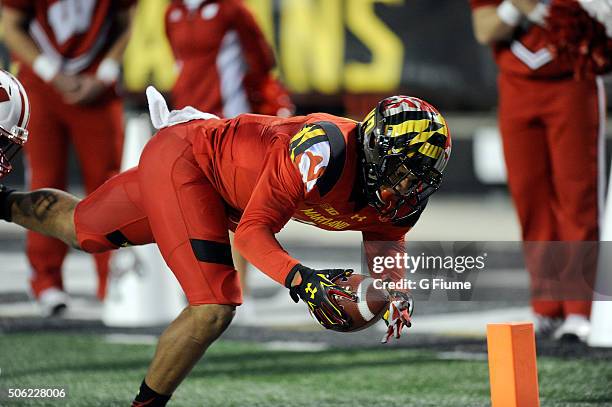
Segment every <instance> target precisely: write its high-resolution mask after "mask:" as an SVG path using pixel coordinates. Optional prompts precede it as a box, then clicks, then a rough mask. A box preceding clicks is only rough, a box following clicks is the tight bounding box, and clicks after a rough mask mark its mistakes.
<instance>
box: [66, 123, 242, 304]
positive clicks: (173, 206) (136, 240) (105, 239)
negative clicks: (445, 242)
mask: <svg viewBox="0 0 612 407" xmlns="http://www.w3.org/2000/svg"><path fill="white" fill-rule="evenodd" d="M186 136H187V127H186V126H183V125H178V126H173V127H170V128H166V129H163V130H161V131H160V132H159V133H158V134H157V135H155V136H154V137H153V139H151V141H150V142H149V143H148V144H147V146H146V147H145V149H144V151H143V153H142V156H141V158H140V162H139V164H138V167H136V168H133V169H131V170H129V171H126V172H124V173H121V174H119V175H117V176H115V177H113V178H111V179H110V180H108V181H107V182H106V183H104V184H103V185H102V186H101V187H100V188H98V189H97V190H96V191H95V192H93V193H92V194H91V195H89V196H88V197H87V198H85V199H84V200H82V201H81V202H80V203H79V204H78V205H77V208H76V211H75V225H76V233H77V238H78V241H79V244H80V246H81V248H82V249H83V250H85V251H87V252H90V253H95V252H101V251H106V250H112V249H117V248H119V247H123V246H129V245H142V244H147V243H153V242H156V243H157V245H158V246H159V249H160V251H161V253H162V255H163V257H164V260H165V261H166V263H167V264H168V266H169V267H170V269H171V270H172V271H173V273H174V275H175V276H176V278H177V279H178V281H179V283H180V284H181V286H182V288H183V291H184V292H185V294H186V295H187V299H188V300H189V303H190V304H191V305H197V304H229V305H239V304H241V303H242V292H241V289H240V284H239V280H238V273H237V272H236V270H235V269H234V266H233V262H232V254H231V248H230V242H229V235H228V228H227V226H228V221H227V215H226V209H225V203H224V201H223V199H222V198H221V196H220V195H219V193H218V192H217V191H216V190H215V188H214V187H213V185H212V184H211V182H210V181H209V180H208V178H207V177H206V176H205V175H204V173H203V172H202V170H201V169H200V167H199V166H198V164H197V163H196V160H195V158H194V156H193V152H192V146H191V144H190V143H189V142H188V141H186V139H185V138H186Z"/></svg>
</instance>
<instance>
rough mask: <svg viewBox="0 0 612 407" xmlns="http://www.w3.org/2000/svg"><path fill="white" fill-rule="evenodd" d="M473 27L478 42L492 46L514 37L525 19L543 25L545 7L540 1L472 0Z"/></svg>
mask: <svg viewBox="0 0 612 407" xmlns="http://www.w3.org/2000/svg"><path fill="white" fill-rule="evenodd" d="M472 7H473V10H472V25H473V28H474V36H475V37H476V40H477V41H478V42H479V43H481V44H483V45H492V44H494V43H496V42H499V41H506V40H509V39H510V38H511V37H512V34H513V33H514V30H515V29H516V27H517V26H518V25H519V23H520V21H521V20H522V18H523V17H528V18H529V19H531V20H534V21H535V20H537V21H538V22H539V23H543V20H544V17H545V13H546V10H545V7H544V6H543V5H541V4H540V3H539V2H538V0H504V1H502V2H501V4H499V5H498V4H497V2H496V1H491V0H472Z"/></svg>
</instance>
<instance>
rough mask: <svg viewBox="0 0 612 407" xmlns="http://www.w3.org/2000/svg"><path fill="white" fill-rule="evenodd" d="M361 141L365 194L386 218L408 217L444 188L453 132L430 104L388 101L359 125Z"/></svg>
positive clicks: (412, 99)
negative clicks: (442, 185) (442, 183)
mask: <svg viewBox="0 0 612 407" xmlns="http://www.w3.org/2000/svg"><path fill="white" fill-rule="evenodd" d="M359 142H360V145H361V149H360V150H361V152H360V153H361V157H360V161H361V164H362V165H361V167H362V175H363V180H364V189H365V194H366V197H367V200H368V204H369V205H371V206H373V207H374V208H376V209H377V210H378V212H379V214H380V217H381V220H391V221H394V222H398V221H402V220H404V219H406V218H408V217H409V216H411V215H413V214H415V213H416V212H417V211H419V210H420V209H421V208H422V207H423V206H424V205H425V203H426V201H427V198H428V197H429V196H430V195H431V194H433V193H434V192H435V191H436V190H438V188H439V187H440V183H441V182H442V173H443V172H444V168H445V167H446V164H447V162H448V159H449V157H450V153H451V138H450V131H449V129H448V126H447V125H446V121H445V120H444V118H443V117H442V115H441V114H440V112H438V111H437V110H436V109H435V108H434V107H433V106H431V105H430V104H429V103H427V102H425V101H424V100H421V99H418V98H415V97H410V96H391V97H388V98H386V99H383V100H382V101H380V102H379V103H378V105H377V106H376V108H375V109H374V110H372V111H371V112H370V113H368V115H367V116H366V117H365V119H364V120H363V122H361V123H360V124H359Z"/></svg>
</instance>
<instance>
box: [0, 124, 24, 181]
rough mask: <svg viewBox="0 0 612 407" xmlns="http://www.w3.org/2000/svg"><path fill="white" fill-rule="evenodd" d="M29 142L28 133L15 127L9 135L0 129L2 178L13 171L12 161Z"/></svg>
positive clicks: (0, 176)
mask: <svg viewBox="0 0 612 407" xmlns="http://www.w3.org/2000/svg"><path fill="white" fill-rule="evenodd" d="M27 140H28V131H27V130H25V129H22V128H19V127H14V128H13V129H12V132H11V133H9V132H7V131H6V130H4V129H3V128H1V127H0V178H2V177H4V176H5V175H7V174H8V173H9V172H11V171H12V170H13V166H12V164H11V160H12V159H13V158H14V157H15V156H16V155H17V153H19V151H20V150H21V147H23V145H24V144H25V143H26V142H27Z"/></svg>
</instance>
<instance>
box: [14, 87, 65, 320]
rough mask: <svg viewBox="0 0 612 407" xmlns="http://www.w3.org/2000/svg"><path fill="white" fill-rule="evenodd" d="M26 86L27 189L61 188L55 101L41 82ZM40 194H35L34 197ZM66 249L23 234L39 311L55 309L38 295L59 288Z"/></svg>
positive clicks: (61, 145) (61, 135) (61, 140)
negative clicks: (27, 105)
mask: <svg viewBox="0 0 612 407" xmlns="http://www.w3.org/2000/svg"><path fill="white" fill-rule="evenodd" d="M27 89H28V94H29V99H30V105H31V109H30V111H31V116H30V122H29V125H28V128H29V131H30V134H31V137H30V138H29V140H28V143H26V145H25V149H24V151H25V158H26V163H27V168H28V174H29V177H28V179H29V186H28V189H29V190H32V191H35V190H38V189H41V188H54V189H60V190H64V189H66V165H67V161H68V151H67V150H68V147H67V146H68V142H69V140H68V139H67V137H66V136H65V134H66V132H65V129H64V128H63V127H62V125H61V123H60V121H59V119H58V115H57V111H56V109H55V107H56V106H55V105H56V102H55V101H54V100H52V98H50V97H49V92H48V90H47V86H45V85H41V84H37V83H32V86H30V87H28V88H27ZM40 196H41V194H38V196H37V198H40ZM42 226H43V227H45V225H42ZM34 230H36V229H34ZM67 250H68V248H67V246H66V245H65V244H64V243H62V242H61V241H60V240H57V239H53V238H51V237H49V236H48V235H43V234H40V233H36V232H32V231H30V232H28V233H27V236H26V255H27V257H28V260H29V262H30V265H31V268H32V273H31V276H30V284H31V288H32V292H33V294H34V296H35V297H36V298H38V299H39V300H40V305H41V306H42V311H43V313H46V314H49V313H51V312H53V309H54V308H55V306H54V304H49V307H47V306H46V304H47V302H46V301H45V299H46V298H47V296H46V295H43V296H42V298H41V295H42V294H43V292H44V291H46V290H51V291H53V292H55V291H56V290H62V274H61V268H62V263H63V262H64V258H65V256H66V253H67ZM59 294H61V293H59ZM63 296H64V297H65V294H64V295H63ZM64 302H65V300H64Z"/></svg>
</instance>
